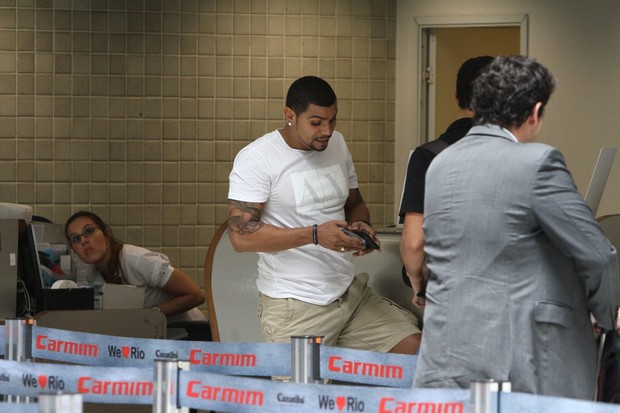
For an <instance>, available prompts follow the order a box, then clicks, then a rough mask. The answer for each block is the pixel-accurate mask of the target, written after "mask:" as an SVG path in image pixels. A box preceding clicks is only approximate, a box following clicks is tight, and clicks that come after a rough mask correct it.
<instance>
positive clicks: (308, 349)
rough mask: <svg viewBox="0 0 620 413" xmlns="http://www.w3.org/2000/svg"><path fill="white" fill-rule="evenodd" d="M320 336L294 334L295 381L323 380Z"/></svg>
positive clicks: (314, 381)
mask: <svg viewBox="0 0 620 413" xmlns="http://www.w3.org/2000/svg"><path fill="white" fill-rule="evenodd" d="M322 339H323V337H320V336H293V337H291V346H292V349H291V350H292V351H291V355H292V360H291V361H292V363H293V364H292V372H293V375H292V381H293V383H318V382H319V381H320V380H321V371H320V370H321V367H320V366H321V363H320V345H321V341H322Z"/></svg>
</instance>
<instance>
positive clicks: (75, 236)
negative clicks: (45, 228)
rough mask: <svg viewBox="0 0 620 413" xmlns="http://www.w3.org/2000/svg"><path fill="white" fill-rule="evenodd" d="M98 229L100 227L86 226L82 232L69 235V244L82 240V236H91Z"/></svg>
mask: <svg viewBox="0 0 620 413" xmlns="http://www.w3.org/2000/svg"><path fill="white" fill-rule="evenodd" d="M98 229H99V228H98V227H90V226H89V227H86V228H84V230H83V231H82V233H81V234H71V235H69V244H71V245H74V244H77V243H78V242H80V241H81V240H82V237H84V238H90V237H91V236H92V235H93V234H94V233H95V231H97V230H98Z"/></svg>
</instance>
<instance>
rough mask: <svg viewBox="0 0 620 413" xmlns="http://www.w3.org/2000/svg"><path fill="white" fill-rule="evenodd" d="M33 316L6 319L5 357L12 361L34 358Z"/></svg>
mask: <svg viewBox="0 0 620 413" xmlns="http://www.w3.org/2000/svg"><path fill="white" fill-rule="evenodd" d="M33 325H34V320H33V319H31V318H8V319H6V320H5V324H4V329H5V335H6V344H5V353H4V354H5V356H4V357H5V358H6V359H7V360H11V361H28V360H30V359H31V358H32V326H33Z"/></svg>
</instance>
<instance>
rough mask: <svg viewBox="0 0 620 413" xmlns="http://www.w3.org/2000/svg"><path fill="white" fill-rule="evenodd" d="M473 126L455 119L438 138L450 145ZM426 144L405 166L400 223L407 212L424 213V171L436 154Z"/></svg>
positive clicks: (463, 119) (415, 151) (463, 120)
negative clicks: (405, 174) (405, 173)
mask: <svg viewBox="0 0 620 413" xmlns="http://www.w3.org/2000/svg"><path fill="white" fill-rule="evenodd" d="M472 126H473V122H472V119H471V118H461V119H457V120H455V121H454V122H452V124H451V125H450V126H449V127H448V129H446V131H445V132H444V133H443V134H442V135H441V136H440V137H439V138H438V139H441V140H443V141H444V142H446V143H447V144H448V145H452V144H453V143H455V142H456V141H458V140H459V139H461V138H462V137H463V136H465V135H466V134H467V132H469V129H471V127H472ZM426 145H428V144H424V145H420V146H418V147H417V148H416V149H415V150H414V151H413V153H412V154H411V158H410V159H409V165H408V166H407V176H406V177H405V183H404V187H405V191H404V193H403V200H402V203H401V205H400V210H399V211H398V215H399V216H400V220H401V222H402V221H403V219H404V216H405V214H406V213H407V212H418V213H420V214H422V213H424V182H425V179H426V171H427V170H428V167H429V166H430V164H431V162H432V161H433V159H435V156H437V154H436V153H433V152H431V151H430V150H428V149H427V148H426V147H425V146H426Z"/></svg>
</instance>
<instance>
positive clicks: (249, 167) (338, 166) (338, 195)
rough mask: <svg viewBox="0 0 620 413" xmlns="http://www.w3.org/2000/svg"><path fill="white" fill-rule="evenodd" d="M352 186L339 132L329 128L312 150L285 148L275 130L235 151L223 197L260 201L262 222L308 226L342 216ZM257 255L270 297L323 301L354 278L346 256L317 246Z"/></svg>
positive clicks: (331, 298)
mask: <svg viewBox="0 0 620 413" xmlns="http://www.w3.org/2000/svg"><path fill="white" fill-rule="evenodd" d="M357 187H358V182H357V175H356V173H355V168H354V166H353V160H352V159H351V154H350V153H349V150H348V148H347V146H346V143H345V141H344V137H343V136H342V134H340V133H339V132H334V133H333V134H332V137H331V139H330V141H329V144H328V146H327V148H326V149H325V150H324V151H322V152H318V151H303V150H298V149H293V148H291V147H290V146H288V144H287V143H286V142H285V141H284V138H283V137H282V135H280V133H279V132H278V131H277V130H276V131H273V132H271V133H268V134H266V135H264V136H263V137H261V138H259V139H257V140H256V141H254V142H252V143H250V144H249V145H248V146H246V147H245V148H243V149H242V150H241V151H240V152H239V153H238V154H237V157H236V158H235V162H234V166H233V170H232V172H231V174H230V188H229V192H228V198H229V199H234V200H238V201H244V202H254V203H265V210H264V212H263V215H262V218H261V220H262V221H263V222H264V223H266V224H271V225H274V226H277V227H281V228H299V227H311V226H312V225H313V224H319V225H320V224H322V223H324V222H327V221H331V220H344V218H345V217H344V204H345V201H346V200H347V198H348V196H349V190H350V189H353V188H357ZM308 231H310V229H308ZM259 257H260V258H259V261H258V280H257V283H256V284H257V286H258V290H259V291H260V292H262V293H263V294H265V295H268V296H270V297H274V298H285V297H292V298H296V299H299V300H302V301H305V302H309V303H312V304H319V305H324V304H328V303H330V302H332V301H334V300H336V299H337V298H338V297H340V296H341V295H342V294H343V293H344V292H345V291H346V290H347V289H348V288H349V285H350V284H351V281H352V280H353V276H354V266H353V263H352V262H351V259H350V256H349V254H343V253H341V252H335V251H331V250H328V249H326V248H323V247H321V246H320V245H314V244H308V245H304V246H302V247H299V248H291V249H288V250H284V251H279V252H270V253H265V252H261V253H259Z"/></svg>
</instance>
